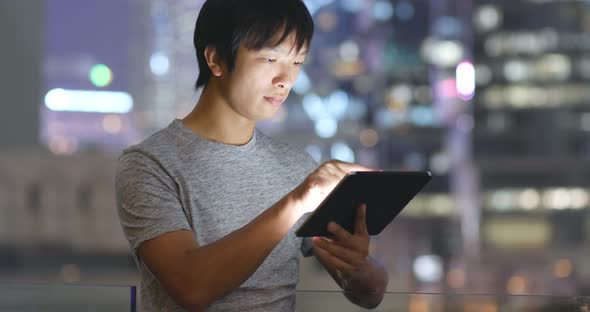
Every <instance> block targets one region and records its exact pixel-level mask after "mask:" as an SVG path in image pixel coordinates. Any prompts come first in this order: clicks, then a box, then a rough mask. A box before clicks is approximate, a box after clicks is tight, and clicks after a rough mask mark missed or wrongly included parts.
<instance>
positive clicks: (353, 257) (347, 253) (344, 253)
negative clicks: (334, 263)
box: [313, 237, 364, 267]
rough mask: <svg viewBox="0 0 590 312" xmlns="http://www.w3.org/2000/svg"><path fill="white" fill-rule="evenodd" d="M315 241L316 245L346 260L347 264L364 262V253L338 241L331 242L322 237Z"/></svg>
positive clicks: (353, 264) (357, 264) (356, 264)
mask: <svg viewBox="0 0 590 312" xmlns="http://www.w3.org/2000/svg"><path fill="white" fill-rule="evenodd" d="M313 243H314V245H315V246H318V247H320V248H321V249H323V250H325V251H327V252H328V253H329V254H331V255H332V256H334V257H336V258H338V259H340V260H342V261H344V262H346V263H347V264H350V265H351V266H352V267H355V266H360V265H361V264H362V260H363V259H364V257H363V255H361V254H358V253H356V252H354V250H351V249H349V248H346V247H342V246H341V245H339V244H336V243H331V242H329V241H327V240H326V239H324V238H321V237H318V238H316V239H314V240H313Z"/></svg>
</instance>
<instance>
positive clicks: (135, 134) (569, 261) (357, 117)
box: [0, 0, 590, 296]
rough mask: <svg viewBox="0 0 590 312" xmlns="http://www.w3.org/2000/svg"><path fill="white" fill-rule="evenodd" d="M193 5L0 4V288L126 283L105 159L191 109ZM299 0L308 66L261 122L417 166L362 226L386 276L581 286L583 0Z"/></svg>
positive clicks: (305, 267)
mask: <svg viewBox="0 0 590 312" xmlns="http://www.w3.org/2000/svg"><path fill="white" fill-rule="evenodd" d="M202 3H203V0H102V1H77V0H45V1H43V0H26V1H13V0H0V38H1V40H0V69H1V74H0V94H1V100H0V108H1V111H0V282H3V281H25V282H39V281H41V282H60V283H74V284H75V283H86V284H127V285H136V284H138V282H139V275H138V274H137V272H136V269H135V264H134V263H133V260H132V258H131V257H130V255H129V250H128V245H127V241H126V240H125V238H124V236H123V234H122V231H121V229H120V225H119V222H118V219H117V214H116V208H115V200H114V183H113V182H114V172H115V165H116V161H117V157H118V155H119V154H120V152H121V151H122V149H123V148H125V147H126V146H129V145H132V144H135V143H137V142H139V141H141V140H142V139H144V138H146V137H147V136H148V135H150V134H151V133H153V132H155V131H157V130H158V129H161V128H163V127H165V126H166V125H168V124H169V123H170V122H171V121H172V119H173V118H176V117H178V118H182V117H184V116H185V115H186V114H187V113H188V112H189V111H190V110H191V109H192V108H193V106H194V104H195V103H196V101H197V99H198V97H199V93H198V92H195V91H194V89H193V85H194V82H195V80H196V78H197V75H198V67H197V64H196V58H195V55H194V51H193V45H192V44H193V43H192V35H193V30H194V23H195V20H196V17H197V14H198V12H199V9H200V7H201V6H202ZM305 3H306V4H307V5H308V8H309V9H310V11H311V12H312V14H313V17H314V20H315V23H316V32H315V37H314V41H313V43H312V49H311V53H310V55H309V58H308V60H307V61H306V62H307V64H306V65H305V67H303V70H302V71H301V74H300V77H299V80H298V81H297V83H296V85H295V87H294V88H293V91H292V93H291V96H290V97H289V99H288V100H287V102H286V104H285V105H284V106H283V107H282V109H281V111H280V112H279V113H278V114H277V116H276V118H274V119H273V120H270V121H268V122H264V123H261V124H259V128H260V129H261V130H262V131H263V132H265V133H267V134H268V135H270V136H272V137H274V138H276V139H278V140H281V141H287V142H290V143H291V144H294V145H296V146H298V147H300V148H301V149H305V150H306V151H307V152H308V153H309V154H310V155H311V156H312V157H314V158H315V159H316V160H317V161H319V162H323V161H326V160H329V159H332V158H335V159H341V160H344V161H352V162H358V163H362V164H365V165H371V166H378V167H381V168H383V169H388V170H399V169H404V170H406V169H411V170H430V171H432V172H433V174H434V175H435V178H434V180H433V181H432V182H431V183H430V185H429V186H428V187H427V189H425V190H424V192H422V193H421V195H420V196H418V197H417V198H415V199H414V200H413V201H412V202H411V203H410V205H409V206H408V207H407V208H406V209H405V211H404V212H403V213H402V215H401V216H400V217H398V218H397V219H396V220H395V221H394V222H393V223H392V224H390V226H388V227H387V228H386V230H385V231H384V232H383V233H381V234H380V235H379V236H376V237H374V238H373V239H372V244H371V253H372V255H373V256H374V257H376V258H377V259H379V260H380V261H381V262H382V263H383V264H385V266H386V267H387V269H388V272H389V274H390V284H389V289H388V290H389V291H396V292H447V293H500V294H548V295H565V296H574V295H590V252H589V251H590V248H589V246H590V244H589V243H590V215H589V213H588V210H589V206H590V195H589V191H590V181H589V180H588V177H589V176H590V166H589V165H590V105H589V104H590V88H589V87H588V82H589V81H590V1H550V0H528V1H525V0H513V1H506V0H502V1H483V0H457V1H452V0H415V1H410V0H307V1H305ZM301 271H302V272H301V282H300V285H299V289H308V290H321V289H325V290H335V289H338V287H337V285H335V284H334V282H333V281H332V280H331V278H330V277H329V276H328V274H326V273H324V272H323V269H322V268H321V266H320V265H319V264H318V262H317V261H316V260H315V259H313V258H311V259H302V263H301Z"/></svg>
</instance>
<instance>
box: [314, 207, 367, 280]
mask: <svg viewBox="0 0 590 312" xmlns="http://www.w3.org/2000/svg"><path fill="white" fill-rule="evenodd" d="M328 231H329V232H330V233H332V234H333V235H334V236H333V237H332V238H324V237H314V238H313V243H314V246H315V247H316V248H315V253H316V255H317V256H319V257H320V258H321V260H322V262H324V263H325V264H327V265H329V266H330V267H331V268H334V269H336V270H337V272H338V273H339V274H340V275H341V276H340V277H341V278H343V279H351V278H353V277H355V276H357V275H358V274H359V273H360V272H362V271H363V269H364V268H366V266H367V265H368V264H369V261H368V256H369V243H370V237H369V233H368V231H367V223H366V205H365V204H362V205H361V206H360V207H359V208H358V212H357V217H356V220H355V227H354V234H352V233H350V232H348V231H346V230H345V229H343V228H342V227H341V226H339V225H338V224H336V223H335V222H330V223H329V224H328Z"/></svg>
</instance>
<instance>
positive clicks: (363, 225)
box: [354, 204, 369, 236]
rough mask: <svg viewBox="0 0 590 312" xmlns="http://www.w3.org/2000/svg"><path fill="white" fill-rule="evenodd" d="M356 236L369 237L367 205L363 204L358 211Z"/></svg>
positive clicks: (355, 228)
mask: <svg viewBox="0 0 590 312" xmlns="http://www.w3.org/2000/svg"><path fill="white" fill-rule="evenodd" d="M354 235H363V236H368V235H369V232H368V230H367V205H366V204H362V205H360V207H359V208H358V210H357V214H356V222H355V227H354Z"/></svg>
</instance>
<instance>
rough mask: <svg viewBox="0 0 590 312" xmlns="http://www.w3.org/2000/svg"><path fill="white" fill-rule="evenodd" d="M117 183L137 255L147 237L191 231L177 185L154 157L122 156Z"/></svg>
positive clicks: (124, 220)
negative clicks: (178, 231)
mask: <svg viewBox="0 0 590 312" xmlns="http://www.w3.org/2000/svg"><path fill="white" fill-rule="evenodd" d="M115 186H116V196H117V210H118V214H119V219H120V222H121V226H122V227H123V232H124V233H125V236H126V238H127V240H128V241H129V244H130V246H131V248H132V250H133V252H134V253H135V255H137V249H138V248H139V246H140V245H141V244H142V243H143V242H144V241H146V240H149V239H152V238H154V237H157V236H160V235H162V234H165V233H169V232H173V231H177V230H191V227H190V224H189V221H188V218H187V215H186V213H185V211H184V209H183V206H182V204H181V202H180V199H179V195H178V194H179V191H178V186H177V184H176V183H175V182H174V180H173V179H172V177H171V176H170V175H169V174H168V173H167V171H166V170H164V168H163V167H162V165H161V164H160V163H159V162H158V161H157V160H156V159H155V158H154V157H152V156H150V155H148V154H147V153H144V152H141V151H131V152H126V153H124V154H123V155H121V157H120V158H119V164H118V168H117V175H116V180H115Z"/></svg>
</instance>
